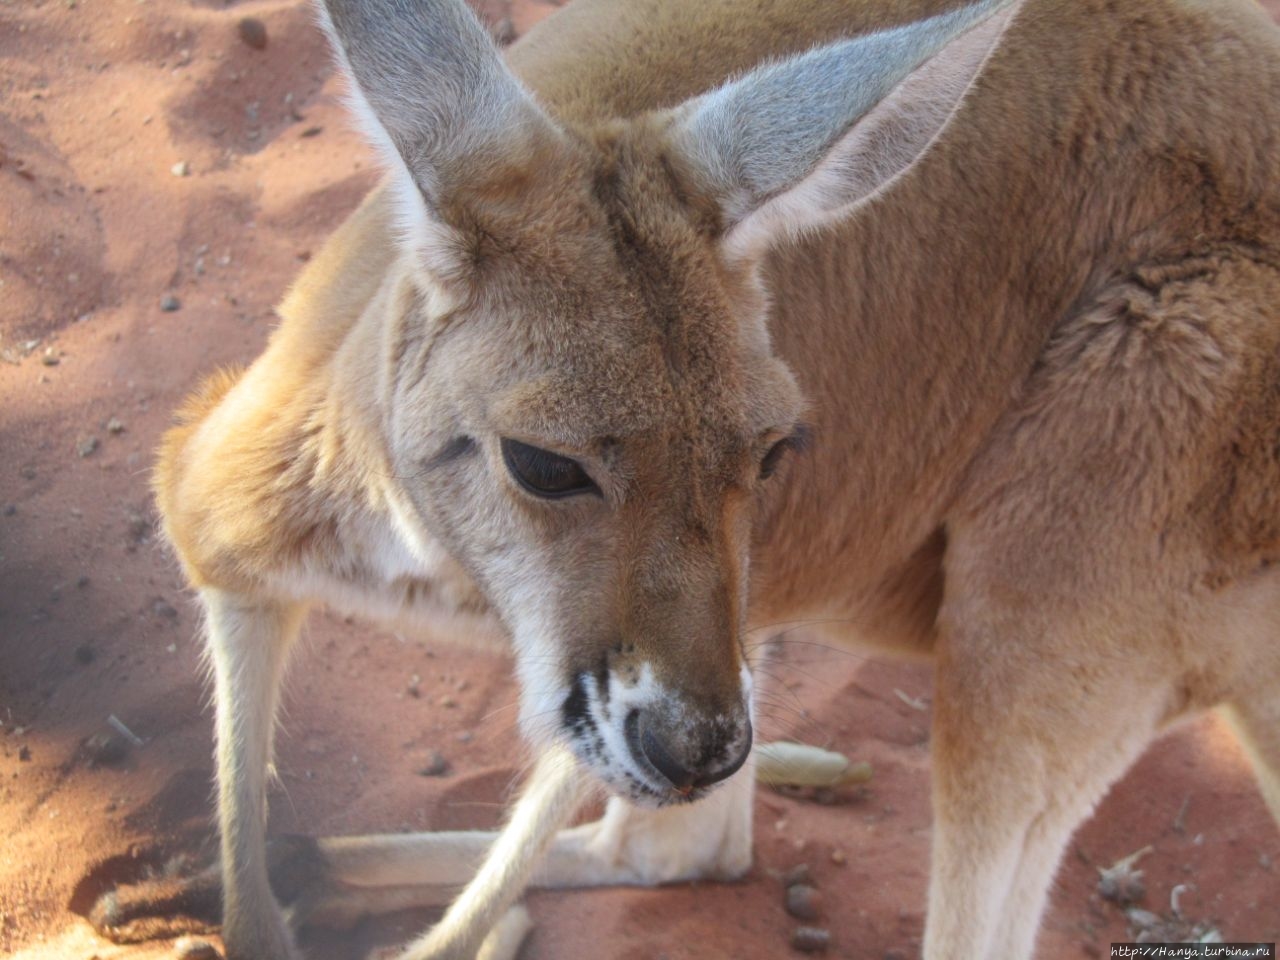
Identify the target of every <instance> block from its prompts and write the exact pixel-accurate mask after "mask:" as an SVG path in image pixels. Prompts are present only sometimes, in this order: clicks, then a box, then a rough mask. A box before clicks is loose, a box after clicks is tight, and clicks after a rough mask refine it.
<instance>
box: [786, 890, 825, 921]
mask: <svg viewBox="0 0 1280 960" xmlns="http://www.w3.org/2000/svg"><path fill="white" fill-rule="evenodd" d="M786 907H787V913H789V914H791V915H792V916H793V917H795V918H796V919H797V920H817V919H818V917H819V916H821V914H822V909H821V907H822V894H821V893H819V892H818V889H817V887H812V886H810V885H809V884H807V883H796V884H792V885H791V886H789V887H787V897H786Z"/></svg>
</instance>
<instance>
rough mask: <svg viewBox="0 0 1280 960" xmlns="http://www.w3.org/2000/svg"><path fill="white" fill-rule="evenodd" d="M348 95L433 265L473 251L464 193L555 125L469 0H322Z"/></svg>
mask: <svg viewBox="0 0 1280 960" xmlns="http://www.w3.org/2000/svg"><path fill="white" fill-rule="evenodd" d="M318 9H319V15H320V24H321V26H322V27H323V29H324V30H325V32H326V33H327V34H328V35H329V38H330V40H331V41H332V43H333V48H334V51H335V52H336V54H337V59H338V62H339V65H340V67H341V69H342V71H343V73H344V74H345V75H346V77H347V79H348V83H349V85H350V92H349V98H348V99H349V106H350V107H351V109H352V112H353V113H354V114H355V116H356V119H357V121H358V122H359V124H360V126H361V127H362V128H363V130H364V133H365V135H366V136H367V137H368V138H369V140H370V141H371V142H372V143H373V145H374V146H375V147H376V148H377V149H378V151H379V152H380V153H381V154H382V158H383V161H384V162H385V163H386V164H387V166H388V167H389V168H390V169H391V171H392V173H393V174H394V183H395V187H396V192H397V197H396V202H397V207H398V212H399V215H400V220H401V225H402V227H403V229H404V233H405V240H406V242H408V243H410V244H411V245H412V246H413V247H414V248H415V249H416V250H417V251H418V252H420V254H421V255H422V257H423V258H424V261H425V262H424V266H425V267H426V268H427V269H428V270H429V271H431V272H433V273H435V274H437V275H442V276H448V275H450V274H451V273H454V272H455V271H456V270H457V268H458V267H459V265H460V261H461V259H462V258H463V257H464V256H465V249H466V241H465V239H464V236H463V235H462V233H461V231H460V230H459V228H460V227H461V226H462V225H463V221H464V220H465V215H464V214H463V212H462V210H461V209H459V208H460V206H461V204H460V199H459V198H460V195H461V194H463V193H464V192H465V190H466V188H467V187H468V186H472V187H474V186H475V185H477V184H482V183H485V182H490V181H492V180H497V179H499V178H500V177H501V176H502V174H503V172H504V171H505V170H507V169H509V165H511V164H514V163H518V162H519V161H520V159H521V158H524V157H528V156H530V152H531V149H532V148H533V146H534V145H535V144H536V143H538V142H540V141H547V140H548V139H550V140H555V139H557V138H558V137H559V131H558V130H557V128H556V127H555V125H554V123H553V122H552V121H551V120H550V118H548V117H547V116H546V114H544V113H543V112H542V110H541V109H540V108H539V107H538V106H537V104H536V103H535V102H534V101H533V98H532V97H531V96H530V95H529V94H528V93H527V92H526V91H525V90H524V88H523V87H522V86H521V85H520V82H519V81H518V80H517V79H516V78H515V75H514V74H512V73H511V71H510V70H508V69H507V66H506V64H505V63H504V62H503V59H502V55H501V54H500V53H499V51H498V48H497V47H496V46H495V45H494V42H493V40H492V39H491V38H490V37H489V34H488V32H487V31H486V30H485V29H484V27H483V26H482V25H481V24H480V22H479V21H478V20H477V19H476V17H475V15H474V14H473V13H472V12H471V10H470V8H468V7H467V6H466V4H465V3H463V2H462V0H413V2H405V0H319V2H318Z"/></svg>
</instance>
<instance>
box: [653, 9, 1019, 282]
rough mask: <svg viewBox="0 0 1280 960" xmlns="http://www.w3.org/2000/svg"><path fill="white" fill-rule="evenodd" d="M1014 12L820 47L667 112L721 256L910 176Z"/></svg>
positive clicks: (807, 226)
mask: <svg viewBox="0 0 1280 960" xmlns="http://www.w3.org/2000/svg"><path fill="white" fill-rule="evenodd" d="M1019 5H1020V3H1019V2H1010V0H984V2H980V3H975V4H973V5H971V6H968V7H962V8H960V9H958V10H954V11H951V12H950V13H946V14H943V15H941V16H937V17H933V18H930V19H928V20H922V21H919V22H917V23H912V24H908V25H906V26H902V27H897V28H894V29H891V30H885V31H883V32H880V33H873V34H869V35H866V36H862V37H857V38H854V39H852V40H845V41H842V42H840V43H835V44H832V45H830V46H825V47H819V48H817V49H814V50H812V51H810V52H808V53H806V54H802V55H800V56H797V57H793V58H791V59H789V60H784V61H782V62H779V63H775V64H770V65H768V66H765V67H761V68H759V69H757V70H755V71H753V72H751V73H749V74H747V75H746V76H744V77H742V78H741V79H738V80H736V81H733V82H731V83H729V84H726V85H725V86H723V87H721V88H719V89H718V90H714V91H712V92H710V93H707V94H705V95H703V96H700V97H697V98H695V99H693V100H690V101H688V102H687V103H685V104H683V105H681V106H680V107H677V108H676V109H675V111H674V116H673V118H672V127H671V130H672V133H671V137H672V148H673V151H674V153H675V154H676V159H677V160H680V159H683V161H684V164H685V165H686V166H687V168H688V169H689V170H690V172H691V173H692V175H693V178H694V180H695V182H696V184H697V188H698V189H699V190H701V191H702V192H704V193H705V194H706V195H709V196H710V197H711V198H712V199H713V200H714V201H715V202H716V203H717V204H718V205H719V207H720V209H721V212H722V216H723V222H724V230H725V232H724V236H723V240H722V245H723V249H724V250H725V253H726V255H728V256H729V257H730V258H733V259H741V258H749V257H755V256H758V255H759V254H760V253H762V252H763V251H764V250H766V249H768V248H769V247H770V246H771V245H773V244H776V243H778V242H782V241H785V240H786V239H788V238H791V237H794V236H795V235H797V234H801V233H803V232H805V231H808V230H811V229H814V228H817V227H820V226H822V225H824V224H827V223H830V222H832V221H835V220H838V219H840V218H842V217H845V216H848V215H849V214H850V213H851V212H852V211H853V210H855V209H856V208H857V207H858V206H860V205H861V204H862V203H864V202H866V201H867V200H868V199H870V198H871V197H873V196H874V195H875V194H876V193H878V192H880V191H881V190H884V189H885V188H886V187H887V186H888V185H889V184H890V183H892V182H893V181H894V180H895V179H896V178H898V177H900V176H901V175H902V174H903V173H904V172H905V171H907V170H908V169H910V168H911V167H912V166H913V165H914V164H915V163H916V162H917V161H918V160H919V159H920V157H921V156H922V155H923V154H924V152H925V150H926V148H927V147H928V146H929V144H930V143H931V142H933V140H934V139H935V138H936V137H937V135H938V134H939V132H940V131H941V130H942V129H943V128H944V127H945V126H946V123H947V121H948V119H949V118H950V117H951V115H952V114H953V113H954V112H955V110H956V107H957V106H958V105H959V103H960V101H961V99H962V98H963V96H964V94H965V91H966V90H968V88H969V86H970V84H971V83H972V81H973V79H974V77H976V76H977V74H978V72H979V70H980V69H981V67H982V64H983V63H984V62H985V61H986V58H987V56H988V55H989V54H990V52H991V51H992V50H993V49H994V48H995V46H996V43H997V41H998V40H999V38H1000V36H1001V34H1002V33H1003V31H1004V29H1005V27H1006V26H1007V24H1008V22H1009V20H1010V18H1011V17H1012V15H1013V13H1014V11H1015V10H1016V9H1017V7H1018V6H1019Z"/></svg>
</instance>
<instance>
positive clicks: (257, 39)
mask: <svg viewBox="0 0 1280 960" xmlns="http://www.w3.org/2000/svg"><path fill="white" fill-rule="evenodd" d="M236 31H237V32H238V33H239V34H240V39H241V40H243V41H244V44H245V46H247V47H252V48H253V49H254V50H264V49H266V46H267V25H266V24H265V23H263V22H262V21H261V20H259V19H258V18H257V17H241V19H240V22H239V23H237V24H236Z"/></svg>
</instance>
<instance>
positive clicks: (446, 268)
mask: <svg viewBox="0 0 1280 960" xmlns="http://www.w3.org/2000/svg"><path fill="white" fill-rule="evenodd" d="M997 7H998V4H996V3H994V2H991V3H987V4H977V5H974V6H972V7H968V8H963V9H959V10H956V11H952V12H950V13H948V14H945V15H942V16H939V17H936V18H933V19H930V20H926V21H921V22H920V23H918V24H914V25H909V26H907V27H904V28H903V29H902V30H900V31H889V32H886V33H881V34H872V35H869V36H867V37H865V38H854V39H850V40H848V41H844V42H842V43H839V44H835V45H832V46H830V47H827V48H822V49H819V50H817V51H814V52H813V54H812V55H810V56H806V57H801V58H798V59H796V60H795V62H794V65H793V66H789V67H785V68H784V67H783V66H781V65H774V66H765V67H762V68H760V69H759V70H757V71H755V72H753V73H751V74H749V75H747V76H746V77H743V78H741V79H740V80H738V81H735V82H731V83H727V84H725V85H723V86H721V87H719V88H717V89H715V90H711V91H708V92H706V93H705V94H703V95H701V96H698V97H695V98H693V99H691V100H688V101H686V102H684V103H682V104H678V105H675V106H672V107H669V108H666V109H664V110H660V111H657V112H655V113H652V114H647V115H644V116H640V117H636V118H631V119H628V120H620V121H617V122H616V123H611V124H606V125H603V126H599V127H595V128H590V129H585V128H575V127H570V126H567V123H568V121H562V120H561V119H560V118H556V117H553V116H552V115H550V114H548V113H547V112H545V111H544V110H543V109H542V107H541V106H540V105H539V104H538V103H537V101H536V100H535V99H534V98H533V97H531V96H530V95H529V94H528V92H527V91H525V90H524V89H523V87H522V86H521V84H520V82H519V80H518V79H517V78H516V77H515V76H514V75H513V74H512V73H511V72H510V71H509V70H508V69H507V67H506V65H505V64H504V63H503V62H502V61H501V59H500V58H499V57H498V55H497V52H496V51H495V50H494V49H493V47H492V44H491V43H489V41H488V40H487V39H486V38H485V37H484V35H483V31H482V30H481V29H480V28H479V26H478V25H477V24H476V23H475V21H474V19H473V18H471V17H470V15H469V14H468V13H467V12H466V10H465V9H464V8H462V7H443V8H440V9H435V13H434V15H433V16H432V17H425V18H413V17H408V16H406V17H404V18H402V19H401V20H400V21H399V22H393V20H392V18H389V17H386V16H382V15H380V14H379V13H378V11H376V10H374V9H371V8H368V7H365V6H364V5H361V4H347V3H330V4H327V5H326V6H325V8H324V10H323V11H322V22H324V24H325V26H326V29H328V30H329V31H330V33H331V35H332V36H333V37H334V40H335V48H336V50H337V52H338V55H339V61H340V63H341V64H342V66H343V68H344V70H345V71H346V72H347V74H348V75H349V77H350V79H351V82H352V89H351V103H352V106H353V107H354V108H355V111H356V115H357V117H358V118H359V120H360V122H361V124H362V125H363V126H364V128H365V129H366V131H367V132H368V133H369V135H370V138H371V140H372V141H373V142H374V144H375V145H377V146H378V147H379V148H380V150H381V151H382V154H383V156H384V158H385V159H386V160H387V163H388V166H389V168H390V169H391V171H392V182H393V185H394V191H395V193H396V197H397V200H396V203H397V207H398V209H399V211H400V215H401V218H402V228H403V229H402V231H401V234H402V235H401V237H400V238H399V243H400V247H401V257H402V261H403V263H404V264H406V266H405V267H404V270H403V271H402V274H401V276H402V278H416V279H405V280H404V282H403V283H402V284H401V288H400V291H399V294H398V296H399V297H400V299H399V300H398V301H395V302H394V305H393V306H392V307H391V309H390V311H389V319H388V323H387V344H386V345H387V352H386V356H387V357H388V358H389V366H390V370H389V372H388V373H387V374H386V378H385V382H384V383H383V384H382V387H383V395H384V402H385V412H384V422H385V425H386V430H387V435H388V437H389V448H390V451H391V456H392V460H393V463H394V467H395V471H396V476H397V477H399V478H403V479H402V480H401V481H400V482H401V484H402V486H403V487H404V489H405V490H407V493H408V497H409V499H410V500H411V501H412V502H413V504H414V505H415V512H416V514H417V518H416V520H415V521H414V522H417V523H420V524H421V525H422V526H423V527H424V528H425V530H426V532H427V533H428V534H429V535H430V536H431V537H434V538H436V539H439V540H440V541H442V542H443V544H444V546H445V547H446V549H447V550H448V551H449V552H451V553H452V554H453V556H454V557H455V558H456V559H457V560H459V561H460V562H461V563H462V564H463V566H464V567H466V568H467V569H468V571H469V572H470V573H471V575H472V576H473V577H474V578H475V579H476V580H477V582H478V583H479V584H480V585H481V587H482V588H483V589H484V590H485V591H486V593H487V594H488V596H489V599H490V601H491V602H492V603H493V604H494V606H495V607H496V608H497V610H498V611H499V613H500V614H501V616H502V617H503V618H504V619H505V620H506V622H507V625H508V627H509V628H510V629H511V631H512V633H513V635H514V637H515V648H516V656H517V662H518V667H519V672H520V676H521V680H522V682H523V704H522V720H523V725H524V727H525V729H526V730H527V731H529V732H530V733H531V734H535V735H540V736H542V737H546V736H562V737H565V738H566V739H568V740H569V742H571V743H572V745H573V746H574V748H575V749H576V750H577V752H578V755H579V756H581V757H582V758H583V759H584V760H585V761H587V762H588V763H589V764H590V765H591V766H592V767H593V769H595V771H596V772H597V773H599V774H600V776H601V777H603V778H604V779H605V780H606V781H607V782H609V783H611V784H612V785H614V786H615V788H616V789H618V790H619V791H620V792H623V793H625V794H629V795H631V796H632V797H634V798H635V799H637V800H649V801H653V802H658V803H661V802H665V801H670V800H675V799H679V798H682V797H694V796H696V795H697V794H698V793H699V792H700V791H703V790H705V788H706V787H708V786H709V785H711V784H712V783H714V782H716V781H717V780H719V779H722V778H724V777H725V776H727V775H728V774H729V773H730V772H732V771H733V770H734V769H735V768H736V767H737V766H738V765H740V764H741V763H742V762H743V759H744V758H745V756H746V752H747V750H748V749H749V745H750V741H751V732H750V731H751V723H750V712H751V711H750V706H749V702H750V678H749V674H748V671H747V665H746V658H745V655H744V650H743V644H742V641H743V624H744V618H745V610H746V605H747V596H746V588H747V582H748V568H749V561H750V557H749V551H748V544H749V541H750V539H751V538H750V532H751V529H752V524H753V518H754V516H755V514H756V513H757V511H758V502H759V500H760V498H761V496H762V490H763V488H764V486H765V484H766V483H767V477H768V474H770V473H771V472H772V471H773V469H774V468H775V467H776V466H777V463H778V461H780V460H781V459H783V454H784V453H785V452H786V449H787V447H788V446H793V445H795V444H796V442H797V437H798V435H799V433H798V421H799V418H800V415H801V401H800V397H799V391H798V389H797V387H796V385H795V382H794V380H793V379H792V377H791V376H790V374H789V373H788V371H787V370H786V368H785V367H784V366H783V365H782V364H781V363H780V362H779V361H778V360H777V359H775V358H774V357H773V356H772V355H771V352H770V347H769V339H768V334H767V331H766V326H765V298H764V295H763V292H762V290H761V289H760V287H759V284H758V283H757V281H756V275H755V267H754V266H753V265H754V264H758V263H760V262H761V258H762V257H763V255H764V254H765V253H767V251H768V250H769V249H771V248H772V247H774V246H775V245H777V244H785V243H787V242H789V241H790V240H791V239H793V238H794V237H795V236H797V235H800V234H803V233H805V232H808V231H812V230H815V229H819V228H821V227H823V226H825V225H828V224H831V223H833V222H836V221H838V220H840V219H841V218H843V217H846V216H848V215H849V214H850V213H851V211H853V210H854V209H855V208H856V207H857V206H858V205H859V204H861V203H863V202H866V201H867V200H868V199H869V198H870V197H873V196H875V195H876V194H877V192H878V191H880V190H882V189H884V188H885V187H886V186H887V185H888V184H890V183H892V182H893V181H894V179H895V178H896V177H898V176H899V175H901V174H902V173H903V172H904V171H906V170H908V169H909V168H910V167H911V165H912V164H913V163H914V162H915V159H916V158H917V157H919V156H921V155H922V153H923V152H924V151H925V150H927V148H928V145H929V144H930V143H931V142H932V140H933V138H934V137H935V136H936V135H937V133H938V131H939V130H940V129H941V128H942V127H943V125H944V124H945V122H946V120H947V118H948V117H949V116H950V115H951V114H952V112H953V111H954V109H955V105H956V102H957V98H958V97H959V96H961V95H962V93H963V91H964V90H965V88H966V86H967V84H968V82H969V80H970V79H971V78H972V76H973V75H974V73H975V72H976V71H977V69H978V68H979V66H980V65H981V63H982V62H983V58H984V57H985V55H986V52H987V51H988V50H989V49H990V48H991V45H992V44H993V43H994V42H995V39H996V38H997V37H998V36H999V34H1000V31H1001V30H1002V29H1003V26H1002V25H1003V23H1005V22H1007V9H1006V8H1000V9H1001V10H1002V11H1003V12H994V11H996V10H997ZM433 9H434V8H433ZM975 25H976V26H975ZM971 28H972V29H971ZM957 37H959V38H960V39H958V40H956V39H955V38H957ZM953 40H954V41H955V42H952V41H953ZM940 51H941V52H940ZM935 54H937V56H934V55H935ZM931 57H933V59H930V58H931ZM942 93H946V95H945V96H943V95H939V94H942ZM905 118H909V120H910V122H906V119H905Z"/></svg>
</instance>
